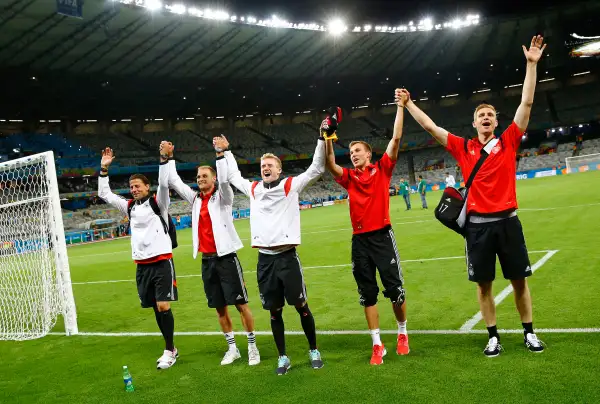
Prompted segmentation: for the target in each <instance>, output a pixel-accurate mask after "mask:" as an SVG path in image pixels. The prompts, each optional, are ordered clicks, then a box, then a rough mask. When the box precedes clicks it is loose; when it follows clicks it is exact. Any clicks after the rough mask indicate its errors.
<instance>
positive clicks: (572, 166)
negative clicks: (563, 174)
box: [565, 153, 600, 174]
mask: <svg viewBox="0 0 600 404" xmlns="http://www.w3.org/2000/svg"><path fill="white" fill-rule="evenodd" d="M565 164H566V165H567V174H571V173H581V172H584V171H596V170H600V153H594V154H585V155H583V156H575V157H567V158H566V159H565Z"/></svg>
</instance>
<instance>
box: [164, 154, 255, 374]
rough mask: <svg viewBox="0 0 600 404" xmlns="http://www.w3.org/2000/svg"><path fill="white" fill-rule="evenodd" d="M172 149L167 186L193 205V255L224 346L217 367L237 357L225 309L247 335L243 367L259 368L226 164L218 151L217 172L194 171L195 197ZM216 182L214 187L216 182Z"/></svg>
mask: <svg viewBox="0 0 600 404" xmlns="http://www.w3.org/2000/svg"><path fill="white" fill-rule="evenodd" d="M173 149H174V147H173V146H172V145H171V144H169V145H167V146H166V151H167V152H168V156H169V164H168V170H169V186H170V188H172V189H174V190H175V191H176V192H177V193H178V194H179V195H180V196H181V197H182V198H183V199H184V200H186V201H188V203H189V204H190V205H191V206H192V248H193V249H192V255H193V257H194V259H196V256H197V255H198V252H200V253H202V282H203V283H204V292H205V294H206V299H207V301H208V307H210V308H213V309H216V311H217V317H218V319H219V325H220V326H221V330H222V331H223V334H224V335H225V340H226V341H227V344H228V349H227V352H225V356H223V359H222V360H221V365H229V364H231V363H233V362H234V361H235V360H237V359H239V358H240V357H241V355H240V351H239V349H238V348H237V345H236V343H235V336H234V333H233V324H232V322H231V317H230V316H229V311H228V309H227V306H235V308H236V309H237V310H238V312H239V313H240V316H241V320H242V325H243V326H244V328H245V329H246V332H247V336H248V364H249V365H250V366H254V365H258V364H259V363H260V354H259V352H258V348H257V347H256V336H255V335H254V318H253V317H252V312H251V311H250V307H249V306H248V292H247V291H246V285H245V282H244V275H243V272H242V266H241V264H240V261H239V259H238V257H237V254H236V251H237V250H239V249H241V248H242V247H243V245H242V241H241V240H240V238H239V236H238V234H237V232H236V230H235V227H234V226H233V215H232V208H233V190H232V189H231V186H229V183H228V181H227V162H226V161H225V158H224V156H223V152H219V151H218V152H217V164H216V166H217V171H216V172H215V170H214V169H213V168H212V167H210V166H200V167H198V169H197V174H196V183H197V184H198V189H199V192H196V191H194V190H193V189H191V188H190V187H189V186H188V185H186V184H185V183H184V182H183V181H182V180H181V178H180V177H179V175H178V174H177V169H176V166H175V160H173ZM217 179H218V183H217Z"/></svg>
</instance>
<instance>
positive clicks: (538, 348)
mask: <svg viewBox="0 0 600 404" xmlns="http://www.w3.org/2000/svg"><path fill="white" fill-rule="evenodd" d="M524 343H525V347H527V349H529V350H530V351H531V352H535V353H541V352H544V343H543V342H542V341H540V340H539V339H538V337H537V335H535V334H533V333H527V334H525V338H524Z"/></svg>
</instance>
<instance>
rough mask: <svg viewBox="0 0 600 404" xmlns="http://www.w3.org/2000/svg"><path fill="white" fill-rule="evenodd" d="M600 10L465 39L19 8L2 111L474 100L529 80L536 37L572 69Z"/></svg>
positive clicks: (11, 11)
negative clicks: (577, 44) (392, 98)
mask: <svg viewBox="0 0 600 404" xmlns="http://www.w3.org/2000/svg"><path fill="white" fill-rule="evenodd" d="M2 3H6V2H5V1H4V0H2ZM599 7H600V6H599V3H598V2H593V1H592V2H582V3H577V4H574V5H567V6H564V7H562V8H561V9H553V8H549V9H546V10H545V11H543V12H537V13H535V14H523V15H519V16H518V17H515V16H508V17H494V18H483V17H482V20H481V22H480V24H479V25H477V26H470V27H464V28H462V29H460V30H430V31H426V32H402V33H401V32H397V33H394V34H390V33H380V32H368V33H364V32H360V33H354V32H347V33H346V34H345V35H343V36H339V37H334V36H332V35H328V34H327V33H326V32H322V31H311V30H297V29H278V28H269V27H264V26H256V25H247V24H239V23H232V22H230V21H215V20H207V19H201V18H194V17H193V16H189V15H178V14H175V13H171V12H166V11H163V12H159V13H156V12H150V11H149V10H147V9H144V8H141V7H135V6H127V5H123V4H120V3H119V2H118V1H117V2H113V1H87V2H85V4H84V9H83V18H82V19H78V18H72V17H66V16H63V15H59V14H57V13H56V3H55V2H52V1H47V0H16V1H13V2H10V3H8V4H7V5H6V6H4V8H3V10H2V12H0V32H1V34H2V35H1V38H2V40H0V69H2V70H3V74H2V81H3V82H4V85H3V88H5V89H6V91H5V96H4V97H3V99H2V101H0V103H1V104H0V107H2V108H3V109H5V111H8V112H7V113H11V114H13V116H14V114H17V115H19V116H25V117H27V115H29V116H35V117H46V118H52V117H51V116H49V115H52V114H55V115H56V114H58V115H60V116H70V117H83V116H82V115H85V114H88V117H89V114H90V113H93V114H94V116H98V114H99V113H100V114H105V115H106V116H112V117H114V116H115V114H117V115H120V116H131V115H151V114H163V115H164V114H167V115H172V116H188V115H190V114H193V113H197V112H202V113H203V114H205V115H206V114H211V113H212V114H217V113H221V114H227V113H234V112H240V113H241V112H258V111H261V112H262V111H268V110H270V111H273V110H274V109H278V108H279V109H280V108H281V105H282V104H285V105H286V107H287V108H289V109H290V110H305V109H309V108H320V107H322V106H324V105H327V104H329V103H333V102H336V103H343V102H346V103H356V102H358V103H361V102H364V101H365V100H364V96H365V94H369V95H371V96H372V97H374V98H376V97H378V96H379V94H382V95H383V94H384V93H383V91H384V90H385V91H387V92H389V89H390V87H393V86H408V87H412V88H413V89H414V88H417V89H418V90H419V91H425V89H426V88H427V89H429V90H430V93H431V92H433V91H438V92H439V93H440V94H443V93H448V92H453V91H456V90H457V87H459V88H460V87H461V86H470V87H469V88H471V89H474V88H476V86H478V85H481V83H480V82H482V80H485V77H489V78H488V80H492V79H493V76H495V77H498V76H502V77H503V80H508V79H510V78H512V75H514V76H515V80H518V79H522V72H521V73H518V72H517V71H516V69H518V68H519V67H522V65H523V59H522V51H521V48H520V45H521V43H526V42H527V40H528V38H530V37H531V36H532V35H533V34H535V33H537V32H543V33H544V35H545V36H546V38H547V40H548V41H549V42H550V43H551V44H552V47H551V48H550V49H552V52H553V55H552V57H547V58H545V60H544V63H545V68H551V69H561V68H563V67H564V66H565V65H566V63H567V61H568V60H569V58H568V52H567V50H566V49H565V48H564V41H565V38H566V36H567V35H568V30H569V28H571V27H573V26H574V23H576V22H577V21H578V20H582V19H585V18H586V16H590V15H593V14H597V12H598V9H599ZM491 65H495V67H494V66H491ZM438 72H442V74H441V76H443V77H440V74H438ZM511 72H513V73H511ZM514 72H517V73H514ZM338 83H339V84H338ZM503 84H504V83H503ZM257 110H258V111H257Z"/></svg>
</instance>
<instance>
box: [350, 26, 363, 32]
mask: <svg viewBox="0 0 600 404" xmlns="http://www.w3.org/2000/svg"><path fill="white" fill-rule="evenodd" d="M361 31H362V29H361V28H360V27H354V29H353V30H352V32H361Z"/></svg>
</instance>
